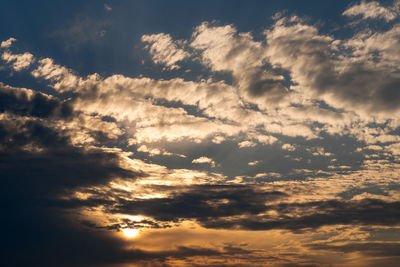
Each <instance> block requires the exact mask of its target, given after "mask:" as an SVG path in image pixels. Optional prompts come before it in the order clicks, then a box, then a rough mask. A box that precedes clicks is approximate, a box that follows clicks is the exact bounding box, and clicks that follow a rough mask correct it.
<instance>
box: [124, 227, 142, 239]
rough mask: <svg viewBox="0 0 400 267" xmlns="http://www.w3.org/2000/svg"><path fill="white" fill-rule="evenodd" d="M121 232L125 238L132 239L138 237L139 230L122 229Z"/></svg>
mask: <svg viewBox="0 0 400 267" xmlns="http://www.w3.org/2000/svg"><path fill="white" fill-rule="evenodd" d="M122 232H123V233H124V235H125V236H126V237H127V238H134V237H136V236H138V235H139V230H138V229H132V228H125V229H122Z"/></svg>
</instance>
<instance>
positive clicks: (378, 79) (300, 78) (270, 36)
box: [266, 22, 400, 111]
mask: <svg viewBox="0 0 400 267" xmlns="http://www.w3.org/2000/svg"><path fill="white" fill-rule="evenodd" d="M266 33H267V42H268V48H267V49H268V50H269V59H270V61H271V63H272V64H278V65H281V66H282V67H283V68H284V69H287V70H289V71H290V76H291V79H292V80H293V82H295V83H297V84H298V89H297V90H300V91H303V92H307V90H311V92H312V93H314V94H316V95H319V96H323V97H325V99H327V100H328V103H329V104H331V105H333V106H334V107H335V106H336V107H339V108H342V107H346V108H354V105H355V104H356V107H357V108H359V109H364V110H365V109H366V110H370V111H388V110H395V109H398V108H399V104H400V102H399V100H398V99H399V97H398V92H399V90H398V88H400V87H399V86H400V76H399V75H398V74H397V72H396V70H395V69H388V68H385V67H384V66H381V65H382V64H377V63H374V62H372V61H370V60H368V59H367V58H358V60H354V58H357V56H356V55H353V54H351V53H349V52H347V51H344V50H343V51H342V50H339V51H338V50H337V49H336V50H335V49H334V45H333V42H334V40H333V39H332V38H331V37H328V36H323V35H320V34H318V32H317V29H316V28H315V27H314V26H309V25H304V24H301V23H297V24H294V25H289V24H285V23H282V22H281V23H278V24H277V25H275V26H274V27H273V28H272V29H271V30H268V31H267V32H266ZM382 49H383V51H384V50H385V48H382ZM383 60H384V59H383ZM331 96H334V97H335V98H336V99H335V98H333V99H332V97H331Z"/></svg>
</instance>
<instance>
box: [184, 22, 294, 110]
mask: <svg viewBox="0 0 400 267" xmlns="http://www.w3.org/2000/svg"><path fill="white" fill-rule="evenodd" d="M190 46H191V47H193V48H194V49H197V50H199V51H201V59H202V63H203V64H204V65H206V66H209V67H210V68H211V69H212V70H213V71H225V72H230V73H232V75H233V77H234V78H235V81H236V83H237V86H238V87H239V89H241V91H242V92H243V93H244V96H246V97H247V98H249V99H251V100H253V101H256V100H257V99H258V100H259V98H260V97H262V100H261V101H258V102H259V103H262V104H264V103H265V101H267V102H268V104H272V103H274V102H276V101H280V100H282V98H283V97H284V96H285V95H286V92H287V88H286V87H285V86H284V85H283V81H284V79H283V76H282V75H279V74H276V73H274V70H267V69H266V68H265V65H266V62H265V60H266V53H265V52H266V51H265V47H264V46H263V44H262V43H260V42H256V41H254V40H253V37H252V36H251V34H250V33H238V32H237V30H236V28H235V27H234V26H232V25H226V26H212V25H210V24H208V23H203V24H201V25H200V26H198V27H197V28H196V29H195V31H194V33H193V41H192V42H191V43H190Z"/></svg>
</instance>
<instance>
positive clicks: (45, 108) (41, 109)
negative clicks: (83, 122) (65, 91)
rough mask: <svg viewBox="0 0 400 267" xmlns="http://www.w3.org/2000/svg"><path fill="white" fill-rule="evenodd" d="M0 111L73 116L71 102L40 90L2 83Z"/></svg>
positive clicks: (39, 115)
mask: <svg viewBox="0 0 400 267" xmlns="http://www.w3.org/2000/svg"><path fill="white" fill-rule="evenodd" d="M0 112H11V113H14V114H18V115H23V116H33V117H41V118H45V117H60V118H63V119H68V118H71V117H72V114H73V108H72V105H71V104H70V102H68V101H66V102H62V101H60V100H58V99H57V98H50V97H49V96H46V95H44V94H42V93H40V92H36V91H30V90H29V91H28V90H26V89H22V88H20V89H16V88H11V87H9V86H6V85H4V84H2V83H0Z"/></svg>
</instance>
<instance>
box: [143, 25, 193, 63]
mask: <svg viewBox="0 0 400 267" xmlns="http://www.w3.org/2000/svg"><path fill="white" fill-rule="evenodd" d="M141 40H142V42H145V43H148V45H146V48H147V49H148V50H149V53H150V55H151V56H152V59H153V61H154V63H156V64H164V65H165V67H166V69H169V70H173V69H178V68H179V66H178V65H177V64H176V63H177V62H179V61H182V60H184V59H185V58H187V57H189V56H190V54H189V53H188V52H186V51H185V50H183V49H182V48H180V47H182V46H183V42H182V41H174V40H173V39H172V37H171V36H170V35H169V34H165V33H158V34H151V35H143V36H142V38H141Z"/></svg>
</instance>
